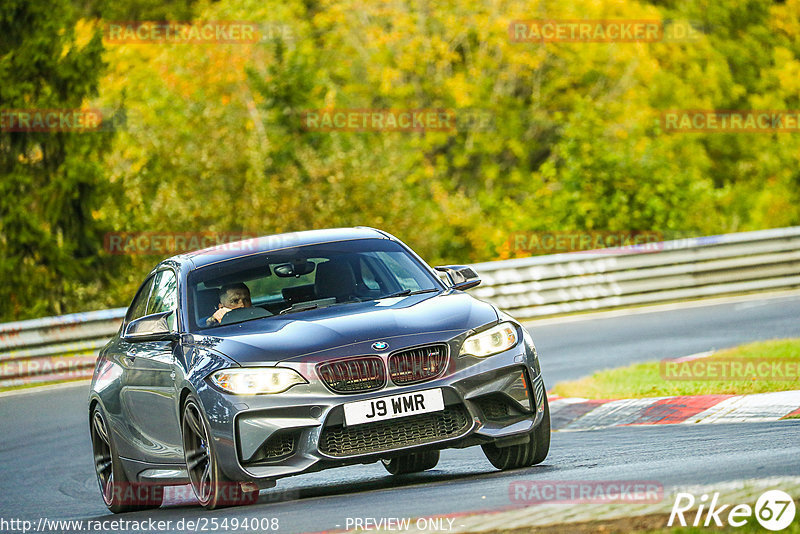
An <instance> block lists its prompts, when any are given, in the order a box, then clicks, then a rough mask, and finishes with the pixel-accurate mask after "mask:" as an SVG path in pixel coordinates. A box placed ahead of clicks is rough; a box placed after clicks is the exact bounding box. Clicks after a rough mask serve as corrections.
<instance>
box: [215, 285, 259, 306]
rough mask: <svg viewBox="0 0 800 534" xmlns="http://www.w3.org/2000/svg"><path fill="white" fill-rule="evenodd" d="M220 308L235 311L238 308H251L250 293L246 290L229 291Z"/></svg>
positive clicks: (224, 296) (222, 299)
mask: <svg viewBox="0 0 800 534" xmlns="http://www.w3.org/2000/svg"><path fill="white" fill-rule="evenodd" d="M220 306H221V307H225V308H230V309H232V310H235V309H237V308H250V307H252V306H253V303H252V302H250V292H249V291H245V290H244V289H229V290H228V291H227V292H226V293H225V295H223V297H222V298H221V299H220Z"/></svg>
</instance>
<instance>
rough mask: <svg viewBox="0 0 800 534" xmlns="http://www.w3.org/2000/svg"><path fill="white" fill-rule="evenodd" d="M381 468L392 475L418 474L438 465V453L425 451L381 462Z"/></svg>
mask: <svg viewBox="0 0 800 534" xmlns="http://www.w3.org/2000/svg"><path fill="white" fill-rule="evenodd" d="M381 463H382V464H383V467H385V468H386V470H387V471H389V473H390V474H392V475H405V474H408V473H419V472H421V471H426V470H428V469H433V468H434V467H436V464H438V463H439V451H425V452H415V453H411V454H405V455H403V456H396V457H394V458H389V459H383V460H381Z"/></svg>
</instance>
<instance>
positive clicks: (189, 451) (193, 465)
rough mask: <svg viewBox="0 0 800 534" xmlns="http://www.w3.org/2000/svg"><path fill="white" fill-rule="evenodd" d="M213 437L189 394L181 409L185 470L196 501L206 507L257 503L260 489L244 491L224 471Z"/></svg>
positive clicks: (200, 410) (195, 402) (209, 508)
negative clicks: (211, 437) (218, 458)
mask: <svg viewBox="0 0 800 534" xmlns="http://www.w3.org/2000/svg"><path fill="white" fill-rule="evenodd" d="M210 436H211V429H210V427H209V424H208V421H206V418H205V416H204V415H203V410H202V409H201V408H200V403H199V402H198V401H197V399H195V398H194V397H193V396H191V395H190V396H189V397H188V398H187V399H186V402H185V403H184V405H183V410H182V411H181V437H182V442H183V457H184V459H185V461H186V470H187V472H188V473H189V480H190V481H191V483H192V490H193V491H194V494H195V497H197V500H198V501H200V504H201V505H202V506H203V507H204V508H206V509H207V510H214V509H216V508H222V507H225V506H240V505H243V504H252V503H254V502H256V501H257V500H258V491H243V490H242V488H241V485H240V484H239V483H238V482H233V481H231V480H229V479H228V478H227V477H226V476H225V474H224V473H223V472H222V470H221V469H220V466H219V462H218V460H217V453H216V448H215V446H214V441H213V440H212V439H210Z"/></svg>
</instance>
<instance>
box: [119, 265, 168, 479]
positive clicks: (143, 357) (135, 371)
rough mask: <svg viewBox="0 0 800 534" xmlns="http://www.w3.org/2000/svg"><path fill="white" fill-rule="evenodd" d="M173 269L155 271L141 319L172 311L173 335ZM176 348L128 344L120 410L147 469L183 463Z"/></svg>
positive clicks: (150, 343)
mask: <svg viewBox="0 0 800 534" xmlns="http://www.w3.org/2000/svg"><path fill="white" fill-rule="evenodd" d="M177 280H178V279H177V276H176V275H175V272H174V271H173V270H172V269H163V270H160V271H158V272H157V273H156V274H155V276H154V278H153V286H152V290H151V291H150V297H149V299H148V302H147V308H146V313H145V315H150V314H153V313H160V312H164V311H174V312H175V313H174V314H173V315H172V316H171V317H170V322H171V324H170V329H171V330H173V331H175V332H177V315H178V313H177V310H178V282H177ZM179 350H180V343H178V342H175V341H137V342H131V343H128V350H127V354H128V360H129V362H130V366H129V368H128V369H127V370H126V373H125V377H124V386H123V391H124V394H123V396H122V397H123V409H124V410H125V411H126V414H127V418H128V420H129V421H131V422H132V424H133V425H134V427H135V428H136V430H137V431H138V435H139V440H140V442H139V448H140V452H141V459H142V460H144V461H146V462H148V463H156V464H170V463H182V462H183V449H182V447H181V431H180V423H179V419H178V408H177V402H178V399H177V395H178V393H177V391H176V390H175V380H174V379H175V373H174V366H175V361H176V356H177V351H179Z"/></svg>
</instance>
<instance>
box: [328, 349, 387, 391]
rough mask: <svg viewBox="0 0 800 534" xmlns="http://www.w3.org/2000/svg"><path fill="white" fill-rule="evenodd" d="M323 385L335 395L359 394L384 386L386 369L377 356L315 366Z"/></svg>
mask: <svg viewBox="0 0 800 534" xmlns="http://www.w3.org/2000/svg"><path fill="white" fill-rule="evenodd" d="M317 373H318V374H319V376H320V378H322V381H323V382H325V385H326V386H328V387H329V388H330V389H331V391H334V392H336V393H361V392H363V391H372V390H375V389H381V388H382V387H383V386H385V385H386V368H385V367H384V365H383V360H381V359H380V358H379V357H378V356H360V357H358V358H348V359H346V360H336V361H333V362H325V363H321V364H319V365H318V366H317Z"/></svg>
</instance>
